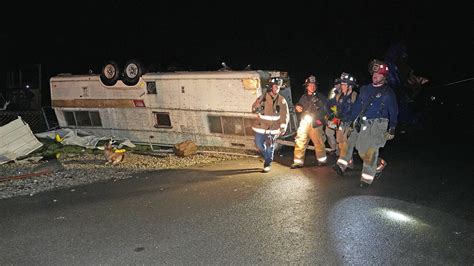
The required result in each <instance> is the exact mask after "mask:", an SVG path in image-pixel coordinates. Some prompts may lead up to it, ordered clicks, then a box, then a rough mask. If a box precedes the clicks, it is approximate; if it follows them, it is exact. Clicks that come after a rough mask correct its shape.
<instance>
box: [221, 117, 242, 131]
mask: <svg viewBox="0 0 474 266" xmlns="http://www.w3.org/2000/svg"><path fill="white" fill-rule="evenodd" d="M222 125H223V128H224V134H226V135H238V136H244V123H243V120H242V117H232V116H223V117H222Z"/></svg>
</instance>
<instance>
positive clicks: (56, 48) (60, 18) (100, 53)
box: [0, 0, 474, 86]
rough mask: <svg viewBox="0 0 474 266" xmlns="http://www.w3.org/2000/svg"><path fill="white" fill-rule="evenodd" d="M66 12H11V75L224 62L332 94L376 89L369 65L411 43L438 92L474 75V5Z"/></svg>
mask: <svg viewBox="0 0 474 266" xmlns="http://www.w3.org/2000/svg"><path fill="white" fill-rule="evenodd" d="M41 2H46V1H41ZM65 2H66V1H62V2H58V3H56V4H53V3H51V2H49V1H48V3H47V4H44V3H36V4H31V3H28V2H22V1H16V2H15V3H14V4H11V7H8V8H7V7H3V8H2V9H3V10H4V11H6V10H10V11H11V12H7V13H8V14H7V15H6V16H3V17H2V18H1V20H2V28H4V30H2V32H1V33H0V41H1V43H3V45H2V47H4V48H3V49H2V52H1V53H2V55H1V56H2V58H4V60H2V61H3V64H2V71H5V70H7V69H9V68H12V67H13V68H14V67H16V66H19V65H21V64H25V63H41V64H42V66H43V70H44V75H45V76H46V77H44V78H45V79H48V78H49V77H50V76H52V75H55V74H57V73H61V72H69V73H76V74H81V73H87V72H88V70H89V69H93V70H94V71H96V72H98V71H99V70H100V67H101V65H102V63H103V62H104V61H105V60H108V59H113V60H116V61H118V62H120V63H124V62H125V61H126V60H127V59H131V58H136V59H139V60H141V61H142V62H143V63H145V65H148V66H153V65H154V66H155V67H156V68H157V69H158V70H165V69H166V67H167V66H169V65H171V64H174V65H178V66H180V67H182V68H183V69H185V70H187V69H193V70H216V69H218V68H219V67H220V62H222V61H225V62H226V63H227V64H228V65H229V66H231V67H233V68H234V69H241V68H243V67H245V66H246V65H247V64H251V65H252V67H253V69H280V70H287V71H289V73H290V75H291V76H292V80H293V84H295V82H296V84H300V83H302V82H303V79H304V78H305V77H306V76H307V75H308V74H310V73H313V74H315V75H316V76H317V77H318V78H319V79H320V82H321V83H322V84H323V85H327V84H329V82H330V81H331V80H333V79H334V78H335V77H337V76H338V75H339V74H340V73H341V72H342V71H346V72H352V73H354V74H355V75H356V76H358V77H359V80H361V81H365V80H368V78H369V77H368V73H367V64H368V61H369V60H370V59H372V58H375V57H377V58H383V56H384V53H385V51H386V49H387V47H388V46H389V45H390V43H393V42H395V41H404V42H405V43H406V45H407V46H408V55H409V57H408V58H409V63H410V64H411V65H412V67H413V68H414V69H415V71H416V72H417V73H418V74H420V75H422V76H426V77H428V78H430V79H431V81H432V82H433V83H435V84H436V83H437V84H442V83H446V82H451V81H455V80H460V79H463V78H468V77H472V76H473V72H474V71H473V67H472V63H473V61H474V60H473V49H472V48H473V47H474V46H473V44H474V42H473V34H472V32H473V28H474V27H473V26H474V20H473V11H472V10H474V8H473V4H472V1H471V3H470V2H466V3H463V2H457V3H456V4H454V1H452V2H453V4H452V3H451V2H446V1H439V0H438V1H426V0H420V1H416V2H417V3H411V2H415V1H406V2H401V1H373V2H370V3H368V2H364V3H362V1H348V2H350V3H345V1H327V2H322V1H313V2H311V4H309V3H304V4H303V3H301V4H295V3H296V2H295V1H288V2H286V3H282V4H279V5H277V4H275V3H268V4H255V3H252V2H239V1H220V2H219V4H215V3H212V2H195V1H194V2H192V1H190V2H189V3H188V1H187V2H186V3H185V2H178V1H173V2H171V3H170V2H165V1H153V2H151V1H150V3H145V1H121V0H115V1H110V0H109V1H100V2H99V1H97V2H95V1H71V2H70V3H65ZM151 3H153V4H151ZM329 3H331V4H329ZM26 6H28V9H25V7H26ZM54 9H55V10H54ZM5 58H6V60H5ZM293 86H294V85H293Z"/></svg>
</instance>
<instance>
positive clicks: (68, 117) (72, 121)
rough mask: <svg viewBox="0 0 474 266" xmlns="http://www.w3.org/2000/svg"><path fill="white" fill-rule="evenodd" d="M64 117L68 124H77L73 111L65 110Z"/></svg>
mask: <svg viewBox="0 0 474 266" xmlns="http://www.w3.org/2000/svg"><path fill="white" fill-rule="evenodd" d="M64 119H65V120H66V124H67V125H68V126H75V125H76V119H75V118H74V113H73V112H67V111H64Z"/></svg>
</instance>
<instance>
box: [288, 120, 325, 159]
mask: <svg viewBox="0 0 474 266" xmlns="http://www.w3.org/2000/svg"><path fill="white" fill-rule="evenodd" d="M310 139H311V141H312V142H313V144H314V151H315V153H316V158H317V159H318V162H320V163H324V162H326V160H327V157H326V146H325V144H324V143H325V142H326V136H325V135H324V131H323V127H317V128H313V126H312V124H311V122H307V121H305V120H304V119H302V120H301V122H300V126H299V127H298V131H297V133H296V139H295V151H294V157H293V161H294V163H297V164H301V165H303V164H304V157H305V152H306V148H307V146H308V142H309V140H310Z"/></svg>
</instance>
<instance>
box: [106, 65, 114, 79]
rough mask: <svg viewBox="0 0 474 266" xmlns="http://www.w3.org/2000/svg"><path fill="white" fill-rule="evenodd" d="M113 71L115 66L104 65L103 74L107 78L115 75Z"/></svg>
mask: <svg viewBox="0 0 474 266" xmlns="http://www.w3.org/2000/svg"><path fill="white" fill-rule="evenodd" d="M115 72H116V71H115V67H114V66H113V65H111V64H109V65H106V66H105V69H104V76H105V77H106V78H108V79H112V78H114V76H115Z"/></svg>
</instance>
